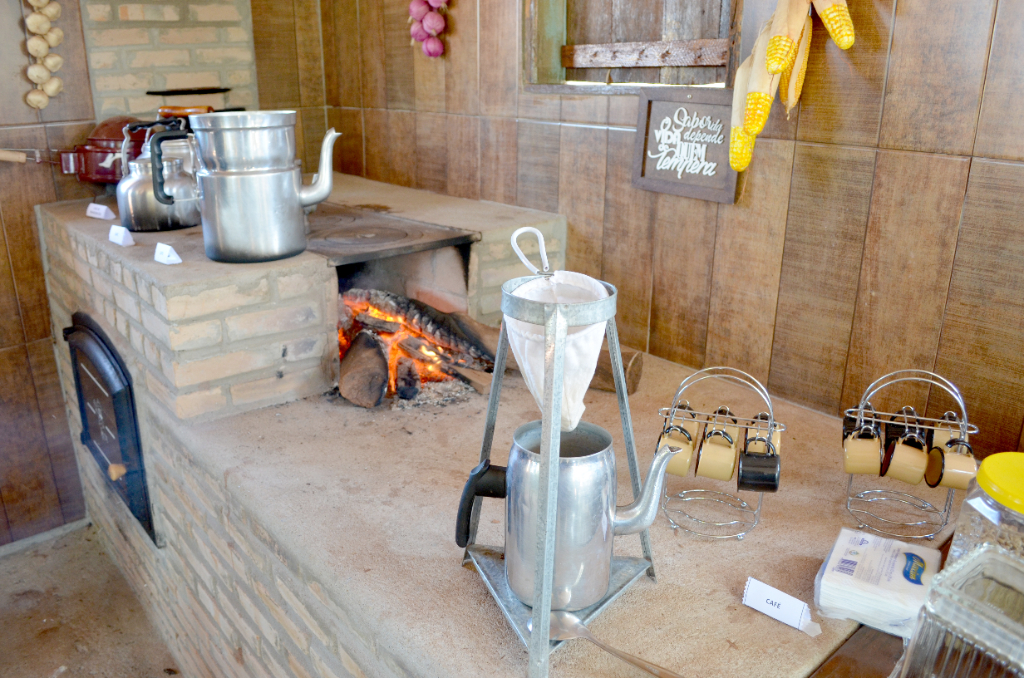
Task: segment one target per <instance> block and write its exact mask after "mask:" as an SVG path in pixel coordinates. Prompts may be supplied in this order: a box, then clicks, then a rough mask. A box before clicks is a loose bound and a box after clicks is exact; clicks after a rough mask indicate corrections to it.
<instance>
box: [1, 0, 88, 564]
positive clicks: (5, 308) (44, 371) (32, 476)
mask: <svg viewBox="0 0 1024 678" xmlns="http://www.w3.org/2000/svg"><path fill="white" fill-rule="evenodd" d="M61 4H62V6H63V14H62V16H61V22H60V26H61V28H62V29H63V30H64V33H65V36H66V39H65V41H64V42H63V43H62V45H61V48H60V53H61V55H62V56H63V57H64V59H65V63H64V68H63V69H62V70H61V76H63V77H64V80H65V82H66V83H72V84H71V85H70V86H69V87H66V88H65V90H64V92H63V93H62V94H61V96H59V97H57V98H56V99H54V100H53V101H52V103H51V105H50V106H48V107H47V108H46V110H44V111H42V112H37V111H35V110H33V109H31V108H29V107H28V106H26V105H25V104H24V103H23V100H22V99H23V97H24V95H25V92H27V91H28V89H29V88H30V83H29V82H28V81H27V80H26V79H25V77H24V75H23V70H24V67H25V66H27V65H28V64H29V63H30V61H29V58H28V57H27V56H26V55H25V54H24V53H23V51H22V50H23V45H24V40H25V37H26V35H25V33H24V25H23V24H22V22H21V19H22V17H23V16H24V15H25V14H27V13H28V12H30V11H31V7H30V6H29V5H27V4H25V3H21V2H16V1H14V0H3V1H0V26H2V28H0V34H2V36H0V37H2V38H3V39H0V62H2V63H3V64H4V69H3V70H4V73H3V74H2V75H0V148H38V149H48V148H58V149H59V148H70V147H72V146H74V145H75V144H79V143H83V142H84V141H85V139H86V137H87V136H88V134H89V132H91V131H92V129H93V127H95V123H94V121H93V119H92V116H93V107H92V95H91V88H90V87H89V76H88V72H87V70H86V61H85V58H86V57H85V47H84V40H83V38H82V30H81V20H80V18H79V17H80V14H79V3H78V0H62V3H61ZM102 190H103V189H102V187H99V186H95V185H91V184H82V183H79V182H78V180H77V179H76V178H75V177H73V176H64V175H62V174H60V170H59V168H56V167H54V166H51V165H48V164H35V163H33V162H29V163H27V164H24V165H19V164H13V163H0V253H2V255H0V427H2V433H3V435H0V545H2V544H6V543H8V542H10V541H14V540H18V539H24V538H26V537H30V536H32V535H34V534H38V533H40V532H43V531H46V530H49V529H52V528H55V527H59V526H61V525H63V524H65V523H68V522H72V521H75V520H78V519H80V518H82V517H83V516H84V515H85V504H84V502H83V500H82V489H81V484H80V482H79V478H78V466H77V464H76V462H75V458H74V454H73V451H72V445H71V435H70V432H69V430H68V424H67V416H66V414H65V410H64V399H63V396H62V394H61V389H60V384H59V382H58V378H57V365H56V362H55V360H54V353H53V338H52V335H51V327H50V310H49V307H48V304H47V301H46V287H45V284H44V280H43V268H42V260H41V257H40V250H39V236H38V234H37V232H36V224H35V214H34V212H33V206H34V205H36V204H38V203H42V202H53V201H54V200H69V199H73V198H83V197H89V196H92V195H96V194H97V193H99V192H102Z"/></svg>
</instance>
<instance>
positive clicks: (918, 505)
mask: <svg viewBox="0 0 1024 678" xmlns="http://www.w3.org/2000/svg"><path fill="white" fill-rule="evenodd" d="M908 382H909V383H918V384H928V385H930V386H934V387H936V388H939V389H942V390H943V391H945V392H946V393H947V394H949V396H950V397H951V398H953V400H954V401H955V402H956V404H957V407H958V408H959V409H960V412H959V414H958V418H957V420H955V421H949V420H944V419H933V418H930V417H920V416H915V417H914V422H913V425H914V427H915V428H922V429H931V430H939V429H943V430H948V429H949V428H951V427H956V426H957V425H959V429H960V439H961V440H967V436H969V435H976V434H977V433H978V427H977V426H975V425H973V424H970V423H968V421H967V405H966V403H965V402H964V398H963V396H962V395H961V394H960V389H958V388H957V387H956V385H955V384H953V382H951V381H949V380H948V379H946V378H945V377H942V376H940V375H938V374H935V373H934V372H928V371H927V370H898V371H896V372H891V373H889V374H887V375H885V376H883V377H881V378H879V379H876V380H875V381H874V382H873V383H872V384H871V385H870V386H868V387H867V390H865V391H864V395H863V396H862V397H861V399H860V403H859V404H858V406H857V407H851V408H850V409H848V410H846V412H845V413H844V414H845V415H846V416H847V417H851V418H852V417H856V427H855V430H857V429H860V428H861V427H863V426H865V425H867V426H875V427H877V428H878V429H879V430H881V426H882V425H884V424H889V423H892V422H893V421H896V422H897V423H899V421H900V420H901V418H902V419H904V420H905V419H906V418H907V416H906V414H905V413H904V412H899V413H893V412H876V411H875V409H874V408H873V407H872V406H871V399H872V398H873V397H875V395H876V394H877V393H879V392H880V391H881V390H882V389H885V388H888V387H890V386H894V385H895V384H901V383H908ZM848 475H849V476H850V478H849V481H848V482H847V484H846V510H847V511H849V513H850V515H851V516H853V518H854V520H856V521H857V523H858V527H859V528H860V529H867V530H871V531H872V532H877V533H878V534H885V535H888V536H891V537H898V538H902V539H928V540H932V539H934V538H935V535H937V534H938V533H939V532H941V531H942V530H943V529H944V528H945V527H946V525H948V524H949V519H950V514H951V513H952V509H953V495H954V493H955V490H954V489H953V488H949V490H948V491H947V492H946V501H945V503H944V504H943V506H942V508H941V509H940V508H938V507H937V506H935V505H933V504H932V503H931V502H929V501H926V500H925V499H922V498H921V497H918V496H915V495H913V494H910V493H908V492H899V491H897V490H888V489H881V488H872V489H867V490H863V491H861V492H856V493H855V492H854V491H853V477H854V474H853V473H850V474H848ZM900 512H902V513H903V514H904V516H899V515H898V514H899V513H900ZM908 513H909V514H911V516H913V517H915V518H916V519H911V520H902V519H901V517H905V516H906V514H908Z"/></svg>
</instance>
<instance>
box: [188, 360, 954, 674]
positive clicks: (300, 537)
mask: <svg viewBox="0 0 1024 678" xmlns="http://www.w3.org/2000/svg"><path fill="white" fill-rule="evenodd" d="M645 359H646V362H647V364H646V366H645V369H644V377H643V380H642V382H641V386H640V390H639V391H638V392H637V393H636V394H635V395H634V396H632V397H631V399H630V403H631V407H632V412H633V419H634V427H635V431H636V434H637V443H638V446H639V456H640V464H641V468H642V469H643V472H644V473H645V474H646V472H647V469H648V468H649V465H650V462H651V458H652V456H653V451H654V450H653V448H654V445H655V443H656V440H657V435H658V432H659V431H660V426H661V422H660V419H659V417H658V415H657V411H658V408H660V407H664V406H668V405H670V404H671V398H672V395H673V394H674V392H675V389H676V387H677V386H678V384H679V382H680V381H681V380H682V379H683V378H684V377H685V376H686V375H687V374H689V373H690V370H688V369H686V368H684V367H681V366H678V365H675V364H672V363H669V362H666V361H663V360H659V359H657V358H653V357H651V356H645ZM698 388H699V389H700V390H699V391H693V392H692V393H693V396H694V397H691V398H690V400H691V403H693V404H694V406H696V407H716V406H718V405H722V404H728V405H729V406H730V407H731V408H732V410H733V411H734V412H736V413H738V414H740V415H748V413H749V415H753V414H754V413H756V412H758V411H760V410H761V409H763V408H762V407H761V406H760V404H759V401H757V399H756V396H755V395H754V394H753V393H752V392H749V391H744V390H742V389H739V388H738V387H735V386H732V385H729V384H725V383H722V382H715V383H714V384H713V385H707V386H705V385H702V386H700V387H698ZM586 403H587V411H586V413H585V414H584V419H585V420H586V421H590V422H593V423H596V424H599V425H601V426H604V427H605V428H607V429H608V430H609V431H611V432H612V434H613V437H614V438H615V445H616V450H617V455H618V462H619V466H618V468H619V503H620V504H625V503H628V501H629V495H630V492H629V476H628V471H627V469H626V464H625V454H624V451H623V450H624V447H623V444H622V432H621V429H620V428H619V417H618V412H617V408H616V399H615V395H614V394H612V393H604V392H598V391H590V392H589V393H588V396H587V400H586ZM486 407H487V401H486V398H485V397H484V396H478V395H475V394H474V396H473V397H472V399H471V400H470V401H468V402H465V403H461V404H457V405H449V406H448V407H444V408H441V407H423V408H416V409H409V410H404V411H392V410H390V409H389V408H388V407H386V406H383V407H381V408H378V409H376V410H364V409H360V408H357V407H354V406H352V405H349V404H348V403H347V402H345V401H344V400H341V399H339V398H337V397H331V396H322V397H318V398H309V399H306V400H303V401H299V402H295V403H291V404H288V405H283V406H279V407H274V408H267V409H262V410H258V411H255V412H251V413H247V414H243V415H238V416H235V417H231V418H229V419H225V420H220V421H217V422H211V423H207V424H202V425H198V426H191V427H182V428H181V429H179V432H180V435H181V436H182V438H183V442H185V444H186V445H188V446H189V447H190V448H191V449H192V450H196V451H197V454H196V457H197V461H198V462H199V463H201V464H203V465H204V466H207V471H208V472H210V473H212V474H214V475H216V476H218V477H223V478H225V479H226V484H227V487H228V491H229V492H230V493H232V494H233V495H234V496H235V498H236V499H237V501H239V503H240V504H242V506H243V507H245V508H246V510H248V511H250V512H251V513H252V514H253V515H254V517H256V518H258V520H259V521H260V522H261V523H262V524H263V525H264V526H265V527H266V528H267V529H268V531H269V532H270V533H271V534H272V535H273V537H274V538H275V539H276V540H277V541H278V543H279V544H280V546H281V548H282V549H283V550H284V551H285V553H286V554H287V555H288V557H289V558H294V559H295V560H296V561H297V562H300V563H301V564H302V568H303V570H304V571H306V572H309V573H311V574H313V575H314V576H316V578H318V579H319V580H320V581H321V582H326V583H327V584H328V585H329V586H331V587H333V588H334V591H333V592H332V593H333V594H334V595H335V596H336V597H338V598H339V599H342V600H346V601H350V602H351V603H352V605H351V609H355V610H359V611H361V613H362V618H361V619H355V620H353V621H354V622H355V623H356V624H359V625H360V626H362V627H363V628H364V629H365V630H366V631H367V632H368V633H370V634H372V635H373V636H374V637H375V638H376V639H377V641H376V642H378V643H381V644H384V645H386V646H387V647H388V649H389V651H391V652H393V653H394V654H395V655H396V656H397V657H400V658H401V659H402V662H403V664H404V665H405V666H406V667H407V668H408V669H410V671H411V672H412V673H414V674H415V675H423V676H466V677H467V678H469V677H474V678H475V677H478V676H481V675H488V676H510V677H511V676H515V677H517V678H518V677H520V676H523V675H525V672H526V662H527V653H526V650H525V649H524V648H523V647H522V646H521V644H520V643H519V641H518V639H517V638H516V637H515V635H514V634H513V632H512V630H511V629H510V628H509V627H508V625H507V624H506V622H505V620H504V618H503V617H502V615H501V612H500V611H499V609H498V608H497V606H496V605H495V603H494V602H493V601H492V600H491V598H490V595H489V594H488V592H487V590H486V589H485V587H484V584H483V582H482V581H481V579H480V577H479V576H478V575H477V574H476V573H475V572H473V571H470V570H468V569H465V568H463V567H461V562H462V549H460V548H458V547H457V546H456V545H455V543H454V531H455V530H454V527H455V514H456V509H457V505H458V500H459V496H460V493H461V491H462V486H463V483H464V482H465V480H466V477H467V474H468V472H469V470H470V469H471V468H472V467H473V466H475V465H476V463H477V458H478V455H479V447H480V440H481V437H482V432H483V423H484V415H485V410H486ZM776 413H777V417H778V419H779V420H780V421H782V422H784V423H785V424H787V426H788V430H787V431H786V432H785V433H784V434H783V436H784V437H783V444H782V450H781V454H782V458H783V471H782V483H781V489H780V491H779V492H778V493H777V494H774V495H765V499H764V509H763V513H762V523H761V525H760V526H759V527H757V528H756V529H755V530H754V531H753V532H752V533H751V534H749V535H748V536H747V537H746V538H745V539H744V540H742V541H737V540H733V539H730V540H708V539H703V538H699V537H695V536H693V535H690V534H687V533H685V532H682V531H679V532H673V530H672V529H671V528H670V526H669V525H668V523H667V521H666V519H665V516H664V515H662V514H659V515H658V518H657V519H656V521H655V523H654V525H653V526H652V528H651V539H652V542H653V549H654V562H655V566H656V568H657V571H658V582H657V583H656V584H655V583H653V582H651V581H649V580H647V579H646V578H644V579H641V580H640V581H639V582H638V583H637V584H635V585H634V586H633V587H632V588H631V589H630V590H628V591H627V592H626V593H625V594H624V595H623V597H622V598H620V599H619V600H618V601H616V602H615V603H613V604H612V605H611V607H610V608H609V609H608V610H606V611H605V613H604V614H603V615H602V616H601V617H599V618H598V619H597V620H596V621H595V622H594V623H593V624H592V630H593V631H594V633H595V635H597V636H598V637H600V638H602V639H603V640H605V641H607V642H609V643H611V644H612V645H614V646H616V647H619V648H621V649H623V650H625V651H627V652H630V653H633V654H636V655H639V656H642V657H643V658H645V659H648V660H650V661H652V662H655V663H657V664H660V665H662V666H665V667H668V668H671V669H673V670H676V671H679V672H680V673H682V674H683V675H687V676H745V675H755V676H765V677H769V676H805V675H808V674H810V673H811V672H813V671H814V669H815V668H816V667H818V666H819V665H820V664H821V663H822V661H824V660H825V659H826V658H827V657H828V656H829V655H830V654H831V653H832V652H833V651H834V650H835V649H836V648H837V647H838V646H839V645H841V644H842V643H843V641H844V640H845V639H846V638H847V637H848V636H849V635H850V634H851V633H852V632H853V631H854V630H855V629H856V627H857V625H856V624H855V623H853V622H850V621H837V620H831V619H822V618H820V616H819V615H817V614H816V613H815V615H814V618H815V621H819V622H821V626H822V631H823V632H822V634H821V635H820V636H818V637H817V638H811V637H809V636H807V635H805V634H803V633H801V632H799V631H797V630H795V629H792V628H790V627H788V626H785V625H783V624H782V623H780V622H777V621H775V620H773V619H770V618H768V617H767V616H765V615H762V614H761V613H759V612H756V611H754V610H751V609H749V608H746V607H744V606H743V605H742V604H741V603H740V599H741V596H742V593H743V588H744V583H745V582H746V579H747V577H748V576H756V577H757V578H759V579H761V580H762V581H764V582H766V583H768V584H770V585H773V586H775V587H777V588H779V589H781V590H783V591H785V592H787V593H789V594H791V595H794V596H796V597H797V598H800V599H802V600H804V601H807V602H808V603H811V604H812V606H813V601H812V599H813V581H814V575H815V573H816V571H817V569H818V567H819V566H820V564H821V562H822V559H823V558H824V556H825V555H826V554H827V552H828V550H829V548H830V547H831V545H832V544H833V542H834V541H835V539H836V537H837V535H838V533H839V530H840V528H842V527H852V528H856V523H855V522H854V520H853V519H852V518H851V517H850V516H849V515H848V513H847V512H846V508H845V495H846V482H847V476H846V475H844V473H843V471H842V454H841V449H840V444H839V441H840V430H841V425H840V420H839V419H838V418H836V417H831V416H828V415H825V414H821V413H818V412H813V411H810V410H808V409H806V408H804V407H801V406H797V405H793V404H790V403H786V402H777V403H776ZM749 415H748V416H749ZM536 418H539V412H538V410H537V408H536V406H535V405H534V402H533V399H532V398H531V396H530V394H529V392H528V391H527V389H526V387H525V385H524V384H523V382H522V380H521V379H520V378H518V377H507V378H506V382H505V389H504V390H503V394H502V406H501V408H500V410H499V416H498V425H497V430H496V435H495V449H494V453H493V458H494V460H495V463H499V464H503V463H504V462H505V461H506V459H507V455H508V449H509V445H510V443H511V436H512V432H513V430H514V429H515V428H516V427H517V426H519V425H520V424H522V423H524V422H526V421H529V420H532V419H536ZM691 474H692V471H691ZM668 483H669V488H670V489H673V490H675V491H679V490H681V489H685V488H693V487H698V486H703V487H713V488H717V489H722V490H728V491H734V490H735V484H734V482H731V483H716V482H714V481H706V480H705V479H699V480H698V479H695V478H694V477H693V476H692V475H691V476H690V477H689V478H686V479H682V478H676V477H673V476H670V477H669V479H668ZM746 497H747V499H748V500H749V499H750V498H751V497H753V498H755V499H756V495H749V494H747V495H746ZM503 518H504V507H503V504H502V502H500V501H499V500H493V499H487V500H484V510H483V513H482V518H481V530H480V535H479V538H478V541H479V542H480V543H484V544H496V545H500V544H501V543H502V541H503V536H502V522H503ZM948 529H949V528H947V530H948ZM936 543H938V541H937V542H936ZM616 553H617V554H620V555H639V539H638V538H637V537H636V536H627V537H619V538H617V539H616ZM812 609H813V607H812ZM552 675H553V676H559V677H562V676H564V677H566V678H569V677H580V678H582V677H584V676H638V675H640V673H639V672H638V671H637V670H636V669H634V668H632V667H630V666H628V665H626V664H624V663H622V662H621V661H619V660H618V659H615V658H614V657H612V656H611V655H608V654H606V653H604V652H602V651H601V650H599V649H598V648H596V647H595V646H593V645H591V644H589V643H584V642H575V643H568V644H567V645H566V646H565V647H563V648H562V649H560V650H558V651H557V652H556V653H555V654H554V655H553V656H552Z"/></svg>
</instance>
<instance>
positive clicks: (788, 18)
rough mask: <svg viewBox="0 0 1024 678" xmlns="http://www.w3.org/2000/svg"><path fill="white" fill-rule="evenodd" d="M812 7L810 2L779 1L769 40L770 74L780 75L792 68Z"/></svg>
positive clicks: (768, 58) (768, 65)
mask: <svg viewBox="0 0 1024 678" xmlns="http://www.w3.org/2000/svg"><path fill="white" fill-rule="evenodd" d="M810 5H811V2H810V0H779V4H778V6H776V8H775V14H774V16H773V17H772V23H771V33H770V37H769V38H768V55H767V59H766V65H767V67H768V72H769V73H772V74H779V73H782V72H783V71H787V70H789V69H790V68H792V66H793V60H794V59H795V58H796V51H797V47H798V43H799V42H800V31H801V30H802V29H803V27H804V17H805V16H807V11H808V9H810Z"/></svg>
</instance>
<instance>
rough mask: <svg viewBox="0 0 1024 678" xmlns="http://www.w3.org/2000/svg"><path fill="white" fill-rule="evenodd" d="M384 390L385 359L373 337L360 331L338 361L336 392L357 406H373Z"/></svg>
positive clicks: (386, 359) (382, 396)
mask: <svg viewBox="0 0 1024 678" xmlns="http://www.w3.org/2000/svg"><path fill="white" fill-rule="evenodd" d="M387 390H388V358H387V355H385V353H384V348H383V347H382V346H381V344H380V342H379V341H378V340H377V337H375V336H374V335H373V333H372V332H368V331H366V330H363V331H362V332H360V333H359V334H357V335H356V336H355V338H354V339H353V340H352V344H351V346H349V347H348V351H346V353H345V357H344V358H343V359H342V361H341V372H340V376H339V378H338V392H339V393H341V395H342V397H343V398H345V400H348V401H349V402H351V403H353V404H355V405H359V406H361V407H367V408H369V407H376V406H377V405H380V403H381V401H382V400H383V399H384V394H385V393H387Z"/></svg>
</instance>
